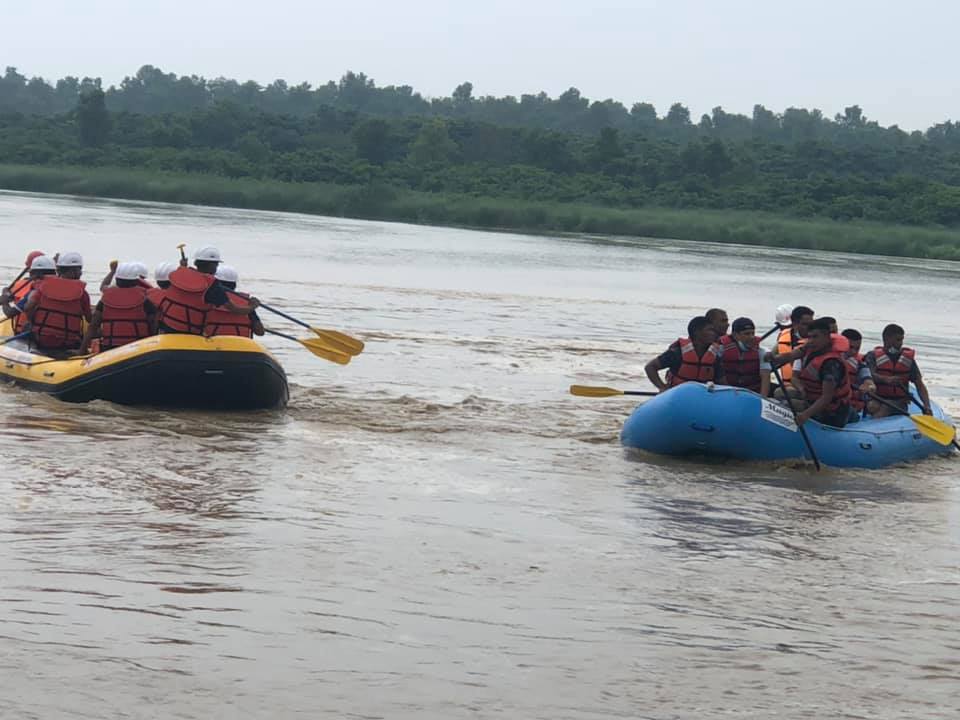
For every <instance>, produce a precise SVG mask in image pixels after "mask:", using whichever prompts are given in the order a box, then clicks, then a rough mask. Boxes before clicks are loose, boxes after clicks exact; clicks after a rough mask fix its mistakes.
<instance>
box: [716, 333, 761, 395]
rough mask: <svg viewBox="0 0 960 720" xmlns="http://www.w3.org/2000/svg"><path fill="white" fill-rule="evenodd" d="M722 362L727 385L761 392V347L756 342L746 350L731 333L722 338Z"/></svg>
mask: <svg viewBox="0 0 960 720" xmlns="http://www.w3.org/2000/svg"><path fill="white" fill-rule="evenodd" d="M720 353H721V354H720V362H721V363H723V374H724V375H725V376H726V378H727V385H732V386H733V387H741V388H746V389H747V390H753V391H754V392H760V349H759V347H758V345H757V344H756V343H755V344H754V345H753V346H752V347H749V348H747V350H746V352H744V351H742V350H741V349H740V345H739V343H737V341H736V339H735V338H733V337H732V336H731V335H724V336H723V337H722V338H720Z"/></svg>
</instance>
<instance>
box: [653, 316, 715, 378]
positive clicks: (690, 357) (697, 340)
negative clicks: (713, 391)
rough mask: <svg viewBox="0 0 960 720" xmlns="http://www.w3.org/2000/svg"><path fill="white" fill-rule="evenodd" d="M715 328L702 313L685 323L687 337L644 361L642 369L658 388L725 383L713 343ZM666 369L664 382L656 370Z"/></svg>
mask: <svg viewBox="0 0 960 720" xmlns="http://www.w3.org/2000/svg"><path fill="white" fill-rule="evenodd" d="M716 341H717V330H716V328H715V327H714V325H713V323H711V322H710V321H709V320H707V318H706V317H704V316H702V315H701V316H699V317H695V318H693V319H692V320H691V321H690V322H689V323H687V337H685V338H680V339H679V340H677V341H676V342H675V343H673V344H672V345H670V347H669V348H667V350H666V351H665V352H663V353H661V354H660V355H658V356H657V357H655V358H654V359H653V360H651V361H650V362H648V363H647V365H646V367H645V368H644V371H645V372H646V373H647V377H648V378H650V382H652V383H653V384H654V385H655V386H656V387H657V389H658V390H660V392H664V391H665V390H669V389H670V388H673V387H676V386H677V385H682V384H683V383H686V382H699V383H708V382H715V383H717V384H718V385H724V384H726V378H725V376H724V373H723V363H722V361H721V359H720V347H719V346H718V345H717V344H716ZM661 370H666V371H667V379H666V382H664V381H663V380H661V379H660V371H661Z"/></svg>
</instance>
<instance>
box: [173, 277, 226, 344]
mask: <svg viewBox="0 0 960 720" xmlns="http://www.w3.org/2000/svg"><path fill="white" fill-rule="evenodd" d="M215 282H216V278H215V277H214V276H213V275H207V274H206V273H202V272H200V271H199V270H194V269H193V268H185V267H182V268H177V269H176V270H174V271H173V272H172V273H170V287H168V288H167V289H166V290H164V296H163V300H161V301H160V308H159V313H160V325H161V327H165V328H166V329H167V330H169V331H170V332H175V333H187V334H189V335H202V334H203V327H204V325H205V324H206V321H207V313H208V312H209V311H210V306H209V305H208V304H207V303H206V301H205V300H204V299H203V297H204V295H206V292H207V290H209V289H210V286H211V285H213V284H214V283H215Z"/></svg>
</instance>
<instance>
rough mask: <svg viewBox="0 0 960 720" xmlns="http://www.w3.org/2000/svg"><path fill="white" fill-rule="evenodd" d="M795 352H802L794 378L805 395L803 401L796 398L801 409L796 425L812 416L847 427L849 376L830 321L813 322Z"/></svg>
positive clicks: (831, 423) (795, 402)
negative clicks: (836, 345)
mask: <svg viewBox="0 0 960 720" xmlns="http://www.w3.org/2000/svg"><path fill="white" fill-rule="evenodd" d="M796 352H797V353H801V352H802V353H803V358H802V361H801V368H800V371H799V372H798V373H797V374H796V375H795V378H794V379H795V380H796V381H797V382H798V384H799V385H800V387H801V389H802V395H803V398H802V400H801V402H800V403H797V401H794V407H795V408H796V409H798V410H801V409H802V412H798V414H797V424H798V425H803V424H804V423H805V422H806V421H807V420H810V419H811V418H813V419H814V420H816V421H817V422H820V423H823V424H824V425H831V426H833V427H837V428H842V427H844V426H845V425H846V424H847V421H848V420H849V418H850V394H851V392H850V379H849V376H848V375H847V368H846V365H844V362H843V357H842V353H840V352H839V351H837V350H836V349H835V347H834V340H833V337H832V334H831V332H830V323H829V322H827V321H826V320H822V319H821V320H814V321H813V322H812V323H810V325H809V326H808V328H807V338H806V343H805V344H804V346H803V348H802V349H799V350H797V351H796ZM803 408H805V409H803Z"/></svg>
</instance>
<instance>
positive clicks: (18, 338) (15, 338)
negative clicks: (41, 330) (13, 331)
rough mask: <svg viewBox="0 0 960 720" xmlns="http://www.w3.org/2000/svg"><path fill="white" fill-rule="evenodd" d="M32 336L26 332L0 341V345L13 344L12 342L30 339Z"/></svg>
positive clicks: (28, 331)
mask: <svg viewBox="0 0 960 720" xmlns="http://www.w3.org/2000/svg"><path fill="white" fill-rule="evenodd" d="M32 334H33V333H32V332H31V331H30V330H27V331H26V332H22V333H20V334H19V335H11V336H10V337H7V338H3V339H0V345H6V344H7V343H8V342H13V341H14V340H22V339H23V338H26V337H30V335H32Z"/></svg>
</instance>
